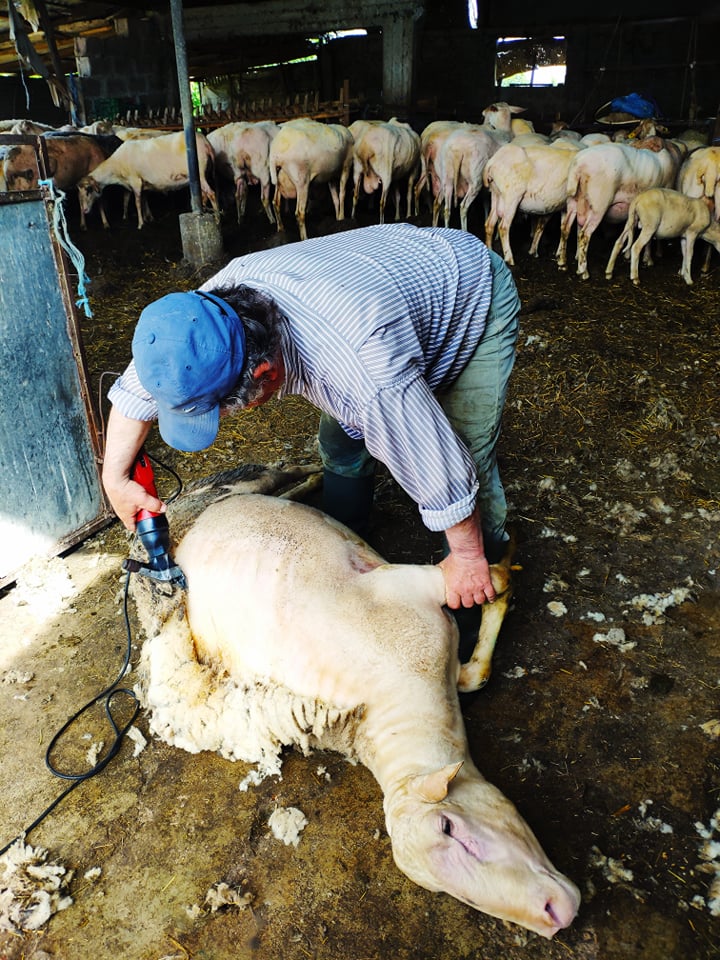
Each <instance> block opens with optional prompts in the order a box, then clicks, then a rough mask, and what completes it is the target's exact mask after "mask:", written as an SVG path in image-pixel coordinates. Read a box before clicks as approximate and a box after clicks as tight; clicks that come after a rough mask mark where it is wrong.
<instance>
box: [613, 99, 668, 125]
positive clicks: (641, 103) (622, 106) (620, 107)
mask: <svg viewBox="0 0 720 960" xmlns="http://www.w3.org/2000/svg"><path fill="white" fill-rule="evenodd" d="M610 110H611V111H612V112H613V113H615V112H617V113H629V114H630V115H631V116H633V117H637V118H638V119H639V120H644V119H646V118H647V117H659V116H660V108H659V107H658V105H657V104H656V103H655V101H654V100H652V99H651V98H649V97H644V96H642V95H641V94H639V93H628V94H627V96H625V97H616V98H615V99H614V100H612V101H611V102H610Z"/></svg>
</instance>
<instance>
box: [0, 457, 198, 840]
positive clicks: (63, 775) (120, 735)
mask: <svg viewBox="0 0 720 960" xmlns="http://www.w3.org/2000/svg"><path fill="white" fill-rule="evenodd" d="M148 457H149V458H150V459H151V460H152V461H153V463H156V464H157V465H158V466H160V467H162V468H163V469H164V470H167V472H168V473H170V474H171V475H172V476H173V477H174V478H175V480H176V481H177V484H178V486H177V489H176V490H175V492H174V493H173V495H172V496H171V497H169V498H168V500H167V503H172V501H173V500H175V499H177V497H178V496H179V495H180V493H181V491H182V480H181V479H180V477H179V475H178V474H177V473H176V472H175V470H173V469H172V467H170V466H169V465H168V464H166V463H163V462H162V461H161V460H158V459H157V458H156V457H154V456H152V454H149V453H148ZM129 588H130V573H128V574H127V576H126V577H125V589H124V591H123V618H124V620H125V635H126V637H127V644H126V648H125V658H124V660H123V665H122V667H121V669H120V672H119V674H118V675H117V677H116V678H115V680H113V682H112V683H111V684H110V685H109V686H108V687H105V689H104V690H102V691H101V692H100V693H98V695H97V696H95V697H93V698H92V700H89V701H88V702H87V703H86V704H85V706H83V707H81V708H80V709H79V710H77V711H76V712H75V713H74V714H73V715H72V716H71V717H69V718H68V720H66V721H65V723H64V724H63V725H62V727H60V729H59V730H58V731H57V733H56V734H55V736H54V737H53V738H52V740H51V741H50V744H49V746H48V748H47V750H46V751H45V766H46V767H47V768H48V770H49V771H50V772H51V773H52V774H53V775H54V776H56V777H59V778H60V779H61V780H70V781H71V783H70V786H69V787H68V788H67V789H66V790H63V792H62V793H61V794H60V795H59V796H58V797H56V798H55V799H54V800H53V802H52V803H51V804H50V805H49V806H48V807H47V808H46V809H45V810H43V812H42V813H41V814H40V816H39V817H37V818H36V819H35V820H33V822H32V823H31V824H30V825H29V826H28V827H25V829H24V830H23V832H22V833H20V834H18V836H17V837H15V838H14V839H13V840H11V841H10V842H9V843H6V844H5V846H4V847H2V849H0V857H1V856H2V855H3V854H4V853H6V852H7V851H8V850H9V849H10V847H11V846H12V845H13V844H14V843H16V842H17V841H18V840H21V839H24V838H25V837H26V836H27V835H28V834H29V833H30V832H31V831H32V830H34V829H35V827H37V826H38V825H39V824H40V823H42V821H43V820H44V819H45V817H47V816H48V815H49V814H50V813H52V811H53V810H54V809H55V807H57V806H58V804H59V803H61V801H63V800H64V799H65V797H67V796H68V794H70V793H72V791H73V790H74V789H75V787H78V786H80V784H81V783H85V781H86V780H89V779H90V778H91V777H94V776H96V775H97V774H98V773H100V772H101V771H102V770H104V769H105V767H106V766H107V765H108V764H109V763H110V761H111V760H112V759H113V758H114V757H115V756H117V753H118V751H119V750H120V747H121V746H122V742H123V740H124V739H125V735H126V734H127V732H128V730H129V729H130V727H131V726H132V725H133V723H134V722H135V719H136V717H137V715H138V713H139V712H140V701H139V700H138V698H137V696H136V695H135V692H134V690H131V689H129V688H128V687H119V686H118V684H119V683H120V681H121V680H122V678H123V677H124V676H125V674H126V672H127V669H128V667H129V665H130V657H131V653H132V628H131V625H130V616H129V614H128V596H129ZM118 696H123V697H128V698H129V700H130V702H131V703H132V705H133V707H132V715H131V717H130V719H129V720H128V721H127V722H126V723H125V724H124V725H123V726H118V723H117V722H116V719H115V716H114V715H113V700H114V699H115V698H116V697H118ZM103 700H104V701H105V715H106V717H107V719H108V721H109V723H110V726H111V727H112V730H113V735H114V737H113V742H112V744H111V746H110V749H109V750H108V752H107V753H106V754H105V756H104V757H102V758H101V759H100V760H98V762H97V763H96V764H95V766H94V767H91V768H90V769H89V770H86V771H85V772H84V773H68V772H67V771H64V770H59V769H58V768H57V767H56V766H55V765H54V764H53V762H52V760H51V754H52V753H53V750H54V749H55V747H56V746H57V744H58V741H59V740H60V739H61V737H62V736H63V734H64V733H65V732H66V731H67V730H68V729H69V728H70V727H71V726H72V725H73V723H75V721H76V720H77V719H78V718H79V717H81V716H82V715H83V714H84V713H85V711H86V710H89V709H90V707H92V706H94V705H95V704H96V703H100V702H101V701H103Z"/></svg>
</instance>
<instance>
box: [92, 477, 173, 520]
mask: <svg viewBox="0 0 720 960" xmlns="http://www.w3.org/2000/svg"><path fill="white" fill-rule="evenodd" d="M103 486H104V487H105V493H106V494H107V497H108V500H109V501H110V503H111V505H112V508H113V510H114V511H115V513H116V514H117V515H118V517H119V518H120V520H122V523H123V526H125V527H127V529H128V530H134V529H135V516H136V514H137V513H138V512H139V511H140V510H150V511H151V512H152V513H165V509H166V507H165V504H164V503H163V502H162V500H158V498H157V497H153V496H151V495H150V494H149V493H148V492H147V490H146V489H145V488H144V487H143V486H141V485H140V484H139V483H135V481H134V480H131V479H130V478H129V477H127V476H126V477H121V478H118V479H117V480H113V481H112V482H110V481H109V480H108V479H107V478H106V477H105V474H104V473H103Z"/></svg>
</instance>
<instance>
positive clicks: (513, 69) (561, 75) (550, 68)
mask: <svg viewBox="0 0 720 960" xmlns="http://www.w3.org/2000/svg"><path fill="white" fill-rule="evenodd" d="M566 55H567V42H566V39H565V37H547V38H538V37H498V40H497V44H496V55H495V84H496V86H498V87H557V86H559V85H560V84H563V83H565V73H566V69H567V66H566V59H567V56H566Z"/></svg>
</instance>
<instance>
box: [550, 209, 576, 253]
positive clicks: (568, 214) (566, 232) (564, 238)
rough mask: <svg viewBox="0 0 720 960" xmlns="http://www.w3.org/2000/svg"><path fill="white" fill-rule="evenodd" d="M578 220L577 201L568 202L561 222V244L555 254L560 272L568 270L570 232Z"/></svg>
mask: <svg viewBox="0 0 720 960" xmlns="http://www.w3.org/2000/svg"><path fill="white" fill-rule="evenodd" d="M576 218H577V203H576V201H575V199H574V198H573V199H571V200H568V202H567V206H566V208H565V213H564V214H563V216H562V220H561V222H560V242H559V243H558V248H557V251H556V253H555V256H556V257H557V265H558V268H559V269H560V270H567V244H568V237H569V236H570V231H571V230H572V227H573V224H574V223H575V220H576Z"/></svg>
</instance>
